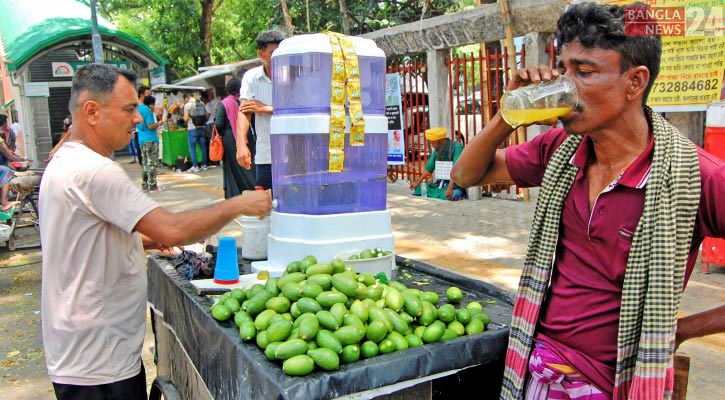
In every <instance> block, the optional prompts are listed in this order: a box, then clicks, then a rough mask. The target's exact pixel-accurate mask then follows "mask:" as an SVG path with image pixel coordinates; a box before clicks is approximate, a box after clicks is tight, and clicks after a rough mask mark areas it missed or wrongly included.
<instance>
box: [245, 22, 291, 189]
mask: <svg viewBox="0 0 725 400" xmlns="http://www.w3.org/2000/svg"><path fill="white" fill-rule="evenodd" d="M282 40H284V35H283V34H282V32H278V31H264V32H262V33H260V34H259V35H257V37H256V39H255V41H256V42H257V56H258V57H259V58H260V59H261V60H262V65H260V66H259V67H256V68H252V69H250V70H249V71H247V72H246V73H245V74H244V76H243V77H242V88H241V91H240V94H239V104H240V105H239V115H238V116H237V162H238V163H239V165H241V166H242V167H244V168H247V169H249V168H251V163H252V156H251V151H250V150H249V146H248V145H247V140H246V132H247V131H248V130H249V126H250V124H251V121H252V114H254V116H255V119H254V121H255V126H254V127H255V134H256V139H257V141H256V150H257V154H256V155H255V156H254V164H255V166H256V169H257V171H256V186H261V187H263V188H264V189H271V188H272V144H271V138H270V133H271V120H272V112H273V108H272V53H274V51H275V50H276V49H277V47H278V46H279V44H280V43H281V42H282ZM240 136H241V137H240Z"/></svg>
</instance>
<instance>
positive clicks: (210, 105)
mask: <svg viewBox="0 0 725 400" xmlns="http://www.w3.org/2000/svg"><path fill="white" fill-rule="evenodd" d="M214 100H216V101H209V102H206V103H205V104H204V108H206V112H207V114H209V118H208V119H207V120H206V124H207V125H209V124H213V123H214V117H215V116H216V112H215V111H216V106H217V104H219V101H218V100H217V99H214Z"/></svg>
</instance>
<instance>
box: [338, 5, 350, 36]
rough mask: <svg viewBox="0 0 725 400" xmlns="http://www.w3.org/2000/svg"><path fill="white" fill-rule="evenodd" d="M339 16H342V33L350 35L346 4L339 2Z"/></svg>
mask: <svg viewBox="0 0 725 400" xmlns="http://www.w3.org/2000/svg"><path fill="white" fill-rule="evenodd" d="M340 15H341V16H342V33H344V34H346V35H350V16H349V15H348V14H347V2H346V1H345V0H340Z"/></svg>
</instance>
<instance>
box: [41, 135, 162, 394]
mask: <svg viewBox="0 0 725 400" xmlns="http://www.w3.org/2000/svg"><path fill="white" fill-rule="evenodd" d="M158 206H159V205H158V204H157V203H156V202H155V201H153V200H151V199H150V198H149V197H148V196H146V195H145V194H144V193H143V192H141V190H140V189H139V188H138V186H137V185H135V184H134V183H133V182H132V181H131V179H130V178H129V177H128V175H127V174H126V172H125V171H124V170H123V168H122V167H121V166H120V165H119V164H118V163H116V162H114V161H112V160H110V159H108V158H107V157H103V156H102V155H100V154H98V153H96V152H94V151H92V150H91V149H89V148H87V147H86V146H84V145H82V144H80V143H74V142H71V143H65V144H64V145H63V146H62V147H61V148H60V149H59V150H58V152H57V153H56V154H55V156H53V159H52V161H51V162H50V164H49V165H48V167H47V168H46V170H45V172H44V173H43V179H42V181H41V184H40V196H39V210H38V211H39V214H40V238H41V241H42V243H43V246H42V255H43V267H42V277H43V279H42V294H41V316H42V330H43V345H44V347H45V359H46V363H47V366H48V375H49V376H50V379H51V381H53V382H56V383H65V384H73V385H100V384H105V383H111V382H117V381H120V380H123V379H128V378H131V377H133V376H135V375H136V374H138V372H139V370H140V363H139V360H140V359H141V349H142V345H143V339H144V331H145V326H146V299H147V295H146V268H145V265H144V252H143V246H142V243H141V238H140V236H139V234H138V233H134V232H133V228H134V227H135V226H136V224H137V223H138V221H139V220H140V219H141V218H142V217H143V216H144V215H146V214H147V213H149V212H150V211H151V210H153V209H155V208H157V207H158Z"/></svg>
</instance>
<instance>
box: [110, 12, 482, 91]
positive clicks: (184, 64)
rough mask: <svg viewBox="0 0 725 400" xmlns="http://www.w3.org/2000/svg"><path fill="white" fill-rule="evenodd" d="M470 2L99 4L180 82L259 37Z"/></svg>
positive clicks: (395, 19) (402, 18)
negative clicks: (163, 61)
mask: <svg viewBox="0 0 725 400" xmlns="http://www.w3.org/2000/svg"><path fill="white" fill-rule="evenodd" d="M471 2H472V0H388V1H378V0H338V1H335V0H273V1H270V0H99V5H100V9H99V12H100V13H101V14H102V15H104V16H105V17H106V18H107V19H109V20H111V21H113V23H114V24H115V25H116V26H117V27H118V28H119V29H120V30H122V31H124V32H126V33H128V34H131V35H133V36H136V37H138V38H140V39H142V40H144V41H145V42H146V43H148V44H149V45H150V46H151V48H153V49H154V50H155V51H157V52H158V53H159V54H160V55H161V56H162V57H164V58H166V59H167V60H169V63H170V64H171V70H172V75H173V77H174V78H182V77H186V76H189V75H192V74H195V73H197V71H198V69H199V67H200V66H206V65H213V64H222V63H230V62H235V61H239V60H244V59H251V58H254V57H256V46H255V43H254V38H255V37H256V36H257V34H258V33H259V32H261V31H264V30H267V29H283V30H285V32H286V33H287V34H295V33H300V32H309V31H312V32H320V31H325V30H331V31H336V32H343V33H346V34H350V35H360V34H363V33H366V32H371V31H375V30H378V29H382V28H388V27H391V26H395V25H400V24H404V23H407V22H413V21H418V20H420V19H421V18H430V17H434V16H438V15H443V14H445V13H449V12H453V11H457V10H459V9H460V8H461V7H463V6H465V5H470V3H471Z"/></svg>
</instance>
